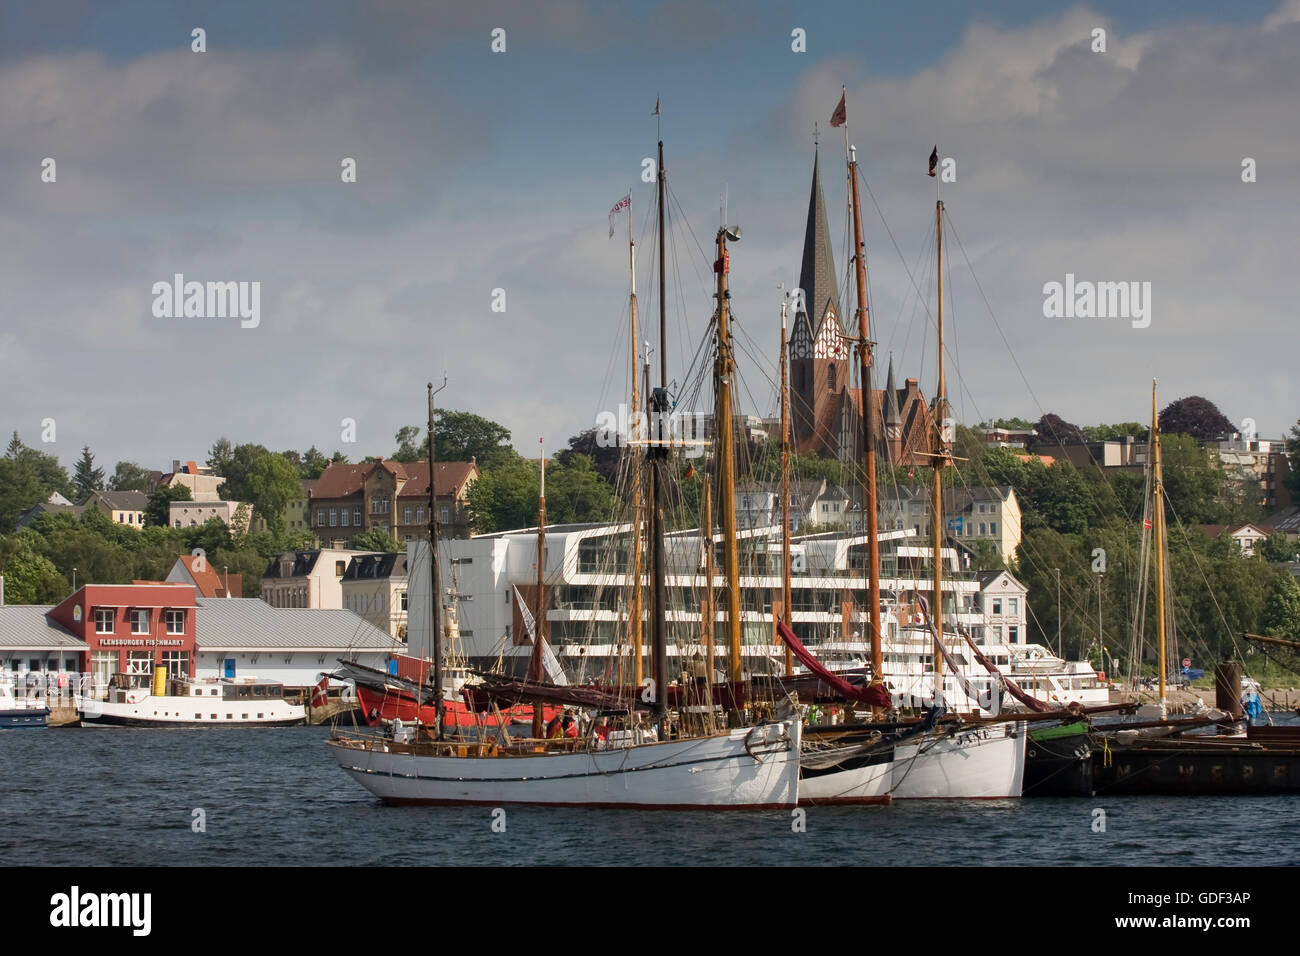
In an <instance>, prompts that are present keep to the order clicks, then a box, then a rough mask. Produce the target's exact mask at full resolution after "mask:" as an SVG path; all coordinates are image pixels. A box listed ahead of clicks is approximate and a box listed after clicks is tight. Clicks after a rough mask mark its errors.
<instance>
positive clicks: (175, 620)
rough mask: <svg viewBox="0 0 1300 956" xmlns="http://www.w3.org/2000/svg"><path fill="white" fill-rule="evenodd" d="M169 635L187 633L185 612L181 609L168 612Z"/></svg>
mask: <svg viewBox="0 0 1300 956" xmlns="http://www.w3.org/2000/svg"><path fill="white" fill-rule="evenodd" d="M166 614H167V633H168V634H184V633H185V612H184V611H183V610H179V609H169V610H168V611H167V612H166Z"/></svg>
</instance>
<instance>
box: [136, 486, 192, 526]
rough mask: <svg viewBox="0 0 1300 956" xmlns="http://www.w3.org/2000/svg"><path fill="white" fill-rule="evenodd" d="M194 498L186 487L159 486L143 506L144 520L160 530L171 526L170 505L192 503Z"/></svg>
mask: <svg viewBox="0 0 1300 956" xmlns="http://www.w3.org/2000/svg"><path fill="white" fill-rule="evenodd" d="M193 499H194V496H193V495H192V494H191V493H190V489H189V487H188V486H186V485H159V486H158V487H157V488H156V489H154V493H153V494H152V495H150V496H149V503H148V504H147V505H145V509H144V520H145V521H146V522H148V523H149V524H151V525H155V526H157V527H160V528H167V527H170V526H171V503H172V502H173V501H192V500H193Z"/></svg>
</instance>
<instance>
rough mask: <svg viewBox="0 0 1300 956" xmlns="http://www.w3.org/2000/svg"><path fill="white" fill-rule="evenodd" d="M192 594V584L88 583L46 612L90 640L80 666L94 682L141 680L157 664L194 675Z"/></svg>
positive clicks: (171, 672)
mask: <svg viewBox="0 0 1300 956" xmlns="http://www.w3.org/2000/svg"><path fill="white" fill-rule="evenodd" d="M194 598H195V589H194V585H192V584H87V585H85V586H84V587H82V588H81V589H80V590H78V591H77V592H76V593H75V594H73V595H72V596H71V597H69V598H68V599H67V600H65V601H64V602H63V603H62V604H58V605H56V606H55V607H54V608H53V609H52V610H51V611H50V612H49V615H48V616H49V618H50V619H51V620H53V621H56V622H57V623H59V624H61V625H63V626H64V627H65V628H67V629H68V630H69V631H71V632H72V633H73V634H75V635H76V636H77V637H79V638H81V640H83V641H85V642H86V643H87V644H88V645H90V649H89V651H87V652H86V653H87V654H88V655H89V660H88V661H87V662H86V663H87V664H88V666H87V667H86V668H84V669H85V670H88V671H90V672H91V673H92V674H94V675H95V682H96V683H98V684H107V683H108V681H109V679H110V678H112V677H114V676H115V675H118V674H126V675H129V677H130V678H132V683H136V682H139V683H144V682H145V681H147V680H148V679H149V677H150V675H151V674H152V673H153V672H154V670H155V669H157V668H164V669H166V670H167V672H168V674H169V675H170V676H172V677H193V676H194V657H195V651H194V635H195V624H194V617H195V601H194Z"/></svg>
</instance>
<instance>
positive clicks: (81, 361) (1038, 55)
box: [0, 0, 1300, 472]
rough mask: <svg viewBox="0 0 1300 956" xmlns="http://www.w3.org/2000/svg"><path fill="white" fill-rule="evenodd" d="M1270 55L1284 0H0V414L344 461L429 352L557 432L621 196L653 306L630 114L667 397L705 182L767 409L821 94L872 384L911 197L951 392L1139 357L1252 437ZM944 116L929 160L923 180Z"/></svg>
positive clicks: (903, 301) (688, 310)
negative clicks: (859, 243)
mask: <svg viewBox="0 0 1300 956" xmlns="http://www.w3.org/2000/svg"><path fill="white" fill-rule="evenodd" d="M264 7H270V8H271V9H269V10H268V9H264ZM195 28H202V29H203V30H204V31H205V35H204V39H205V46H206V49H205V50H204V51H203V52H195V51H194V50H193V49H192V45H193V43H194V40H193V35H192V31H193V30H194V29H195ZM496 30H503V31H504V34H503V36H504V46H505V49H504V51H501V52H495V51H494V50H493V49H492V46H493V43H494V40H493V33H494V31H496ZM1097 30H1104V31H1105V49H1104V51H1102V50H1094V49H1093V47H1094V46H1096V45H1097V40H1096V31H1097ZM501 36H502V35H501V34H498V37H501ZM800 41H802V43H801V42H800ZM496 45H497V46H498V47H499V46H500V45H501V42H500V39H498V40H497V44H496ZM801 45H802V47H803V49H802V50H797V49H795V48H796V47H799V46H801ZM1297 49H1300V0H1285V2H1283V0H1272V2H1256V0H1241V2H1236V3H1233V4H1230V5H1225V4H1219V3H1217V2H1216V3H1211V2H1199V0H1193V2H1185V3H1174V2H1163V0H1150V2H1145V3H1142V4H1130V3H1123V2H1120V3H1100V2H1098V3H1088V4H1076V3H1053V2H1032V3H1031V2H1001V3H999V2H989V3H958V2H943V0H935V2H931V3H929V4H925V5H918V4H913V3H887V2H873V3H867V4H864V3H814V4H805V3H800V4H785V3H773V2H757V3H743V4H742V3H715V2H685V0H682V2H678V0H669V2H662V3H655V2H637V3H622V4H620V3H602V2H596V0H591V2H584V0H544V2H527V0H519V2H496V0H480V2H476V3H474V4H460V3H438V4H415V3H398V2H392V0H380V2H372V3H369V4H364V5H363V4H354V3H349V2H342V0H339V2H332V0H321V2H314V3H311V4H262V3H255V2H241V0H229V2H223V3H221V4H188V3H161V2H159V3H145V2H139V3H131V2H125V3H120V4H96V3H92V2H89V0H87V2H58V0H50V2H41V3H36V2H33V3H25V4H18V3H8V2H6V3H3V4H0V427H2V428H3V430H4V433H5V434H6V435H7V434H8V433H9V432H10V431H13V430H17V431H18V433H19V435H20V436H21V437H22V439H23V440H24V441H25V442H26V443H28V444H30V445H35V446H37V447H40V448H41V449H42V450H44V451H47V452H50V453H53V454H55V455H57V456H58V457H59V458H60V459H61V460H62V461H63V463H64V464H65V465H66V466H69V467H70V466H71V465H72V463H73V462H74V461H75V459H76V457H77V456H78V454H79V452H80V449H81V446H82V445H83V444H88V445H89V446H90V447H91V450H92V451H93V452H94V453H95V456H96V461H97V464H99V465H101V466H104V467H105V468H106V469H107V470H108V471H110V472H111V470H112V466H113V463H114V462H116V461H119V460H130V461H135V462H138V463H139V464H141V465H143V466H144V467H146V468H157V469H160V470H169V469H170V466H171V462H172V460H173V459H181V460H187V459H195V460H200V461H201V460H203V459H204V458H206V456H207V452H208V449H209V448H210V446H211V445H212V443H213V441H215V440H216V439H217V438H218V437H221V436H225V437H228V438H229V439H231V440H232V441H234V442H259V443H261V444H263V445H265V446H267V447H269V448H271V449H275V450H280V449H290V448H292V449H297V450H304V449H306V448H307V447H308V446H311V445H315V446H316V447H318V448H319V449H321V450H322V451H325V452H326V453H329V452H332V451H334V450H339V451H342V452H343V453H344V454H345V455H347V456H348V457H349V458H350V459H351V460H353V461H356V460H359V459H360V458H362V457H364V456H366V455H374V454H385V455H386V454H390V453H391V452H392V451H393V450H394V449H395V447H396V442H395V441H394V439H393V436H394V433H395V432H396V431H397V429H398V428H400V427H401V426H403V425H407V424H415V423H421V422H423V420H424V417H425V412H424V408H425V383H426V382H429V381H433V382H435V384H441V382H442V381H443V378H444V375H445V377H446V382H447V385H446V388H445V389H444V390H443V391H442V392H441V393H440V394H439V396H438V403H439V405H441V406H445V407H450V408H457V409H463V410H468V411H473V412H476V413H478V414H481V415H484V416H486V417H488V418H491V419H494V420H496V421H499V422H501V423H502V424H504V425H505V426H506V427H507V428H509V429H510V431H511V433H512V439H513V442H514V444H515V446H516V447H518V448H519V449H520V450H521V451H524V452H528V453H535V451H536V449H537V447H538V442H539V440H540V441H541V442H542V444H543V445H544V447H545V448H546V449H547V450H548V451H550V452H553V451H555V450H557V449H559V448H562V447H564V446H565V444H566V443H567V441H568V439H569V437H570V436H572V435H575V434H577V433H578V432H580V431H582V430H583V429H585V428H589V427H592V426H593V425H594V424H595V421H596V416H597V415H598V414H599V413H600V412H602V411H607V410H615V411H616V410H617V408H618V405H619V403H620V402H623V401H626V393H627V390H628V379H629V366H630V357H629V354H628V350H629V345H628V331H627V297H628V291H629V276H628V262H627V259H628V249H627V228H628V214H627V213H622V214H621V215H620V218H619V220H618V223H617V226H618V229H617V231H616V233H615V236H614V238H613V239H611V238H609V234H608V211H609V209H610V207H611V206H612V205H613V204H614V203H615V202H616V201H617V200H618V199H619V198H620V197H622V196H624V195H626V194H627V193H628V192H629V191H630V193H631V197H632V210H631V222H632V228H633V234H634V235H635V237H636V239H637V242H638V270H637V271H638V279H637V285H638V292H639V297H640V307H641V315H642V321H643V323H644V322H646V321H647V320H648V319H653V318H655V317H656V315H657V308H658V303H657V301H656V295H657V291H656V290H655V288H654V283H653V282H652V273H651V268H652V266H653V262H652V254H651V246H652V244H651V242H650V240H651V235H652V219H651V213H652V204H653V199H654V191H655V186H654V184H653V183H648V182H643V181H642V171H643V161H644V160H645V159H646V158H647V157H652V156H653V155H654V153H655V143H656V138H657V135H658V131H659V130H661V131H662V137H663V140H664V143H665V169H666V172H667V183H668V184H669V189H670V193H671V197H672V201H671V202H670V224H671V226H672V228H671V230H670V235H671V243H672V245H671V248H670V255H669V263H670V270H669V273H670V276H669V280H668V282H669V290H670V294H669V296H668V298H669V309H668V312H669V316H668V339H669V341H668V343H667V354H668V357H669V378H670V380H672V382H673V383H675V387H676V388H677V390H678V391H679V392H681V393H682V394H683V395H685V393H686V392H688V391H689V384H688V383H689V381H690V380H691V378H692V375H691V374H690V372H689V367H690V365H691V362H692V357H693V356H694V355H695V354H696V351H697V349H698V348H699V347H700V340H701V338H702V336H703V335H704V334H705V330H706V328H707V325H708V321H709V316H710V314H711V312H712V310H713V300H712V295H711V294H712V287H711V281H712V277H711V274H710V273H711V263H712V260H713V252H712V249H713V235H714V233H715V231H716V229H717V226H718V224H719V218H720V201H721V198H722V197H723V195H724V194H725V197H726V215H727V218H728V220H729V221H730V222H731V223H733V224H736V225H739V226H740V227H741V228H742V230H743V237H742V239H741V241H740V242H738V243H736V244H735V245H734V246H733V247H732V250H731V290H732V303H733V308H734V312H735V317H736V321H737V325H738V335H739V345H740V352H739V356H738V357H739V360H740V363H741V370H740V375H741V382H742V384H741V390H740V392H741V396H740V397H741V401H742V404H743V411H745V412H747V413H749V414H757V415H769V414H772V413H773V411H774V410H775V408H776V400H775V397H774V393H773V390H772V387H771V380H772V376H773V374H774V372H773V369H774V367H775V361H776V352H777V346H778V343H779V323H780V305H781V292H780V291H779V288H778V287H779V286H780V285H781V284H782V283H784V284H785V285H786V286H787V287H790V286H793V285H795V284H796V282H797V278H798V269H799V261H800V253H801V244H802V238H803V231H804V219H805V216H806V212H807V203H808V189H809V182H810V176H811V171H812V164H813V157H814V142H813V139H814V124H815V123H816V124H818V125H819V127H820V145H819V146H818V147H817V151H818V156H819V162H820V165H821V171H822V179H823V183H824V185H825V194H826V204H827V210H828V214H829V217H830V222H831V231H832V239H833V241H834V246H835V258H836V262H835V264H836V268H837V270H838V273H839V275H840V277H841V278H842V279H845V278H846V277H847V274H846V271H845V270H846V267H847V265H848V261H847V255H846V252H847V234H848V218H847V213H846V192H847V180H846V178H845V166H844V145H845V144H844V136H843V133H842V131H841V130H838V129H835V130H832V129H830V128H829V127H828V122H827V121H828V119H829V117H830V114H831V112H832V111H833V109H834V108H835V105H836V103H837V101H838V100H839V97H840V92H841V86H843V87H844V88H845V90H846V103H847V113H848V121H849V122H848V132H849V138H850V140H851V141H852V142H853V143H854V144H855V145H856V146H857V151H858V160H859V164H860V171H861V175H862V182H863V184H864V189H867V188H869V193H864V196H863V209H862V215H863V228H864V236H865V242H866V248H867V263H868V273H869V283H870V298H871V321H872V335H873V338H874V339H875V341H876V342H877V348H878V350H879V353H880V355H881V359H882V362H883V361H884V359H885V356H886V355H890V356H892V358H893V361H894V363H895V367H896V370H897V372H898V375H899V378H900V380H901V379H902V378H904V377H916V378H919V379H920V381H921V384H922V387H923V388H924V389H925V390H926V391H927V393H929V392H932V391H933V387H934V380H935V371H934V364H935V362H934V344H933V343H934V333H933V318H932V315H931V312H932V310H933V298H934V292H933V289H931V288H930V285H932V284H933V270H932V267H928V266H927V261H929V260H930V259H932V258H933V251H932V249H931V248H930V246H929V243H930V242H931V241H932V240H931V239H929V238H928V237H929V236H930V233H931V231H932V226H933V219H934V203H935V198H936V190H938V195H940V196H941V197H942V198H943V201H944V203H945V208H946V210H947V214H948V220H947V224H946V225H945V250H946V252H945V257H946V268H945V273H946V276H945V283H946V284H947V286H948V288H947V289H946V296H950V298H946V300H945V322H946V323H947V328H946V336H947V352H948V360H949V392H950V395H951V396H952V402H953V406H954V409H955V410H956V413H957V415H958V417H959V419H960V420H962V421H964V422H965V423H967V424H974V423H976V422H979V421H981V420H985V419H991V418H994V417H1004V416H1020V417H1025V418H1029V419H1036V418H1037V417H1039V416H1040V415H1041V414H1043V413H1045V412H1049V411H1050V412H1055V413H1057V414H1059V415H1061V416H1062V417H1064V418H1065V419H1067V420H1069V421H1072V422H1075V423H1077V424H1096V423H1101V422H1117V421H1143V420H1146V419H1147V418H1148V417H1149V410H1150V388H1151V380H1152V379H1153V378H1155V379H1158V381H1159V387H1160V399H1161V405H1164V404H1166V403H1167V402H1169V401H1172V400H1173V399H1175V398H1180V397H1184V396H1187V395H1193V394H1199V395H1204V396H1206V397H1208V398H1210V399H1211V400H1212V401H1214V402H1216V403H1217V404H1218V405H1219V407H1220V408H1221V409H1222V410H1223V412H1224V413H1225V414H1226V415H1227V416H1228V417H1229V418H1230V419H1232V420H1233V421H1234V422H1236V423H1238V425H1239V426H1242V423H1243V422H1244V421H1245V420H1246V419H1250V420H1252V421H1253V423H1254V427H1255V428H1256V430H1257V431H1258V433H1259V434H1260V435H1261V436H1262V437H1265V438H1270V437H1273V438H1277V437H1281V436H1282V435H1283V433H1284V432H1285V431H1286V430H1287V428H1289V426H1290V425H1291V424H1292V423H1294V422H1295V421H1296V420H1297V418H1300V376H1297V375H1296V374H1295V368H1296V361H1295V360H1296V355H1297V350H1296V348H1295V336H1294V332H1292V331H1289V330H1290V329H1292V327H1293V322H1294V318H1295V296H1294V294H1293V292H1292V290H1291V288H1290V286H1289V285H1288V284H1287V282H1288V280H1289V279H1290V277H1291V275H1292V273H1293V271H1294V265H1293V263H1292V261H1291V260H1292V258H1293V247H1294V237H1295V236H1296V234H1297V232H1300V228H1298V227H1300V203H1297V195H1298V194H1297V183H1298V182H1300V120H1298V114H1297V112H1296V103H1297V102H1300V57H1297V56H1296V54H1295V51H1296V50H1297ZM657 98H658V99H659V101H660V103H661V116H660V117H659V118H656V117H653V116H651V113H652V110H653V107H654V104H655V101H656V99H657ZM657 121H661V123H662V126H661V127H657V125H656V124H657ZM935 144H938V150H939V154H940V156H941V157H942V158H944V159H945V160H947V159H951V160H953V162H954V164H955V180H954V181H951V182H942V183H940V182H937V181H936V180H935V179H931V178H929V177H928V176H926V171H925V170H926V159H927V157H928V156H929V153H930V149H931V147H932V146H934V145H935ZM48 159H52V160H54V165H53V181H52V182H51V181H46V180H47V179H48V178H49V171H48V170H49V164H48V163H47V162H46V160H48ZM345 159H352V160H355V163H356V181H355V182H344V181H343V175H342V173H341V170H342V165H343V162H344V160H345ZM1247 160H1253V163H1252V164H1250V165H1252V166H1253V168H1254V173H1255V175H1254V179H1255V181H1253V182H1244V181H1243V163H1244V162H1245V161H1247ZM177 273H180V274H182V275H183V276H184V277H185V280H186V281H198V282H246V283H254V282H256V283H258V284H259V285H258V289H259V295H260V299H259V303H260V308H259V312H258V316H257V323H256V325H255V326H253V327H244V326H245V325H249V324H250V323H247V322H241V321H240V319H239V318H237V317H230V316H226V317H221V316H206V317H196V316H189V317H186V316H179V317H177V316H169V315H158V314H156V312H157V310H158V309H157V304H156V301H155V300H156V295H155V292H154V286H155V284H156V283H159V282H165V283H171V282H172V278H173V276H174V275H175V274H177ZM1067 275H1073V276H1075V278H1076V279H1077V280H1079V281H1093V282H1136V283H1150V286H1149V288H1150V313H1149V324H1146V325H1145V327H1141V326H1142V324H1143V322H1144V321H1145V320H1139V319H1131V318H1130V317H1126V316H1112V317H1106V318H1079V317H1071V318H1066V317H1049V316H1047V315H1045V314H1044V300H1045V298H1046V296H1045V292H1044V287H1045V285H1046V284H1047V283H1051V282H1062V283H1064V282H1065V281H1066V276H1067ZM845 288H846V292H847V291H848V289H849V288H851V287H848V286H846V287H845ZM1139 288H1142V286H1139ZM495 290H503V292H504V296H502V295H500V294H498V293H497V292H496V291H495ZM849 300H851V295H849V297H848V299H846V307H847V304H848V301H849ZM494 304H495V306H496V307H497V308H495V309H494ZM502 306H503V307H504V309H503V310H502ZM1135 323H1136V324H1135ZM642 332H643V334H642V337H643V338H649V339H651V340H652V342H651V344H652V347H653V348H655V349H656V350H658V348H659V347H660V346H659V342H658V332H657V329H654V328H652V329H651V331H650V334H648V335H646V334H645V329H644V327H643V330H642ZM48 420H52V421H53V423H54V427H53V428H52V429H51V428H50V427H48V425H47V424H45V423H47V421H48ZM349 422H351V423H353V424H352V425H351V426H349V425H348V423H349ZM1242 427H1249V426H1242ZM43 437H44V438H52V439H53V440H52V441H45V442H43V441H42V439H43ZM350 438H355V441H350V440H349V439H350Z"/></svg>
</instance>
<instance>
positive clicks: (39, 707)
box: [0, 675, 50, 730]
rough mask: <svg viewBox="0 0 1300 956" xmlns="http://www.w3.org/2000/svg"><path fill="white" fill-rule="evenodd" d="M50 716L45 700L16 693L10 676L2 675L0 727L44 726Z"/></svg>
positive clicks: (0, 677)
mask: <svg viewBox="0 0 1300 956" xmlns="http://www.w3.org/2000/svg"><path fill="white" fill-rule="evenodd" d="M49 717H50V708H48V707H46V706H45V703H44V701H38V700H28V699H27V698H26V697H23V696H19V695H16V694H15V693H14V686H13V683H12V682H11V679H10V678H9V676H8V675H3V676H0V729H3V730H8V729H17V728H34V727H44V726H46V724H47V723H48V722H49Z"/></svg>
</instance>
